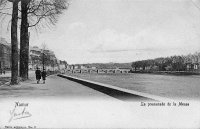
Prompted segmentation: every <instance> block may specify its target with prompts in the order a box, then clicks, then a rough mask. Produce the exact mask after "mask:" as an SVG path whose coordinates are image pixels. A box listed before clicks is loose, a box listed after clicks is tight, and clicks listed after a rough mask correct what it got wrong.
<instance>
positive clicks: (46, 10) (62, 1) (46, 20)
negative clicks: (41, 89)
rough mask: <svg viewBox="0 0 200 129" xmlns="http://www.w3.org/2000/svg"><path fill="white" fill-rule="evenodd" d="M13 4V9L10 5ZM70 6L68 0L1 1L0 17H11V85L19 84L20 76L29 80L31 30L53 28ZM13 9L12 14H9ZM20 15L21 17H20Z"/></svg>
mask: <svg viewBox="0 0 200 129" xmlns="http://www.w3.org/2000/svg"><path fill="white" fill-rule="evenodd" d="M10 2H11V3H12V7H10V6H9V3H10ZM20 5H21V6H20ZM68 6H69V3H68V1H67V0H0V17H1V18H2V19H5V16H11V58H12V60H11V64H12V66H11V84H12V85H14V84H18V75H19V76H20V77H21V78H22V80H27V79H28V63H29V36H30V33H29V28H31V27H34V28H35V30H38V29H42V28H44V27H48V28H51V26H52V25H55V24H56V22H57V20H58V17H59V15H60V14H62V12H63V11H64V10H66V9H67V8H68ZM9 9H12V13H11V14H10V13H9V11H8V10H9ZM19 14H20V15H19ZM18 20H21V24H20V52H19V53H20V56H19V57H20V67H19V68H20V69H19V73H18V34H17V32H18Z"/></svg>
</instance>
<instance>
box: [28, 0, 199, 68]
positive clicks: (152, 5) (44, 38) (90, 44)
mask: <svg viewBox="0 0 200 129" xmlns="http://www.w3.org/2000/svg"><path fill="white" fill-rule="evenodd" d="M193 1H194V3H195V4H196V5H197V6H199V7H200V1H198V0H193ZM44 42H45V43H46V44H47V46H48V48H49V49H51V50H53V51H54V52H55V54H56V56H57V57H58V58H59V59H62V60H66V61H67V62H68V63H69V64H74V63H95V62H96V63H97V62H98V63H100V62H101V63H105V62H132V61H135V60H143V59H151V58H156V57H166V56H171V55H182V54H183V55H186V54H189V53H194V52H196V51H200V9H198V8H197V7H196V6H194V4H193V3H192V0H72V1H71V5H70V7H69V9H68V10H66V11H65V12H64V14H63V15H61V16H60V18H59V21H58V23H57V25H56V27H55V28H53V29H51V30H43V31H42V32H40V33H38V34H37V35H36V34H35V32H34V31H31V39H30V45H31V46H33V45H37V46H41V44H42V43H44Z"/></svg>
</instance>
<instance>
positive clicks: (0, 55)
mask: <svg viewBox="0 0 200 129" xmlns="http://www.w3.org/2000/svg"><path fill="white" fill-rule="evenodd" d="M10 67H11V44H9V43H8V42H7V41H6V40H5V39H4V38H0V69H10Z"/></svg>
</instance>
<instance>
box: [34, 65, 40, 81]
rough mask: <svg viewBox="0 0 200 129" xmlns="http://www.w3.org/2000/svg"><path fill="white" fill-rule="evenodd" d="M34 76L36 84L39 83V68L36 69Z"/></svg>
mask: <svg viewBox="0 0 200 129" xmlns="http://www.w3.org/2000/svg"><path fill="white" fill-rule="evenodd" d="M35 75H36V80H37V84H38V83H40V79H41V71H40V69H39V68H37V69H36V71H35Z"/></svg>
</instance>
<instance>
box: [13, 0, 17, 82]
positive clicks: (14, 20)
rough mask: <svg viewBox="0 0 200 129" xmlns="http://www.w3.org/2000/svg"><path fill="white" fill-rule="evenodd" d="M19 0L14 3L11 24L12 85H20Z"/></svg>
mask: <svg viewBox="0 0 200 129" xmlns="http://www.w3.org/2000/svg"><path fill="white" fill-rule="evenodd" d="M17 22H18V0H15V1H13V10H12V24H11V58H12V59H11V65H12V66H11V85H16V84H18V41H17Z"/></svg>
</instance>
